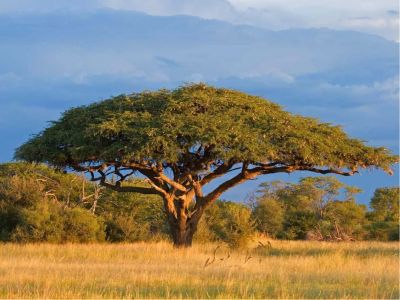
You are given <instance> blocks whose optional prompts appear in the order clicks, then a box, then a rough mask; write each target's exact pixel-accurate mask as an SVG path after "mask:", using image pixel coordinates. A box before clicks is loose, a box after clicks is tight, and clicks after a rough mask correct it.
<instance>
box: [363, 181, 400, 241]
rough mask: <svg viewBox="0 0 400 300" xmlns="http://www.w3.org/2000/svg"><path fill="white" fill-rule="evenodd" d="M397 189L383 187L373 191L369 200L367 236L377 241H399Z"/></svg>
mask: <svg viewBox="0 0 400 300" xmlns="http://www.w3.org/2000/svg"><path fill="white" fill-rule="evenodd" d="M399 201H400V188H399V187H385V188H378V189H376V190H375V193H374V196H373V197H372V199H371V202H370V207H371V211H370V212H369V213H368V219H369V220H370V221H371V223H370V224H369V226H368V229H369V235H370V238H372V239H377V240H383V241H388V240H399Z"/></svg>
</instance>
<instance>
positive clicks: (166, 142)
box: [15, 84, 398, 171]
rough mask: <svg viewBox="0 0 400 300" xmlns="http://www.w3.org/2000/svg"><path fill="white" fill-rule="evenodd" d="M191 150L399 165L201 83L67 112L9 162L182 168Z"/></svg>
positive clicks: (252, 158) (220, 155)
mask: <svg viewBox="0 0 400 300" xmlns="http://www.w3.org/2000/svg"><path fill="white" fill-rule="evenodd" d="M196 145H197V146H198V145H203V146H207V147H208V148H209V149H210V153H209V159H210V161H235V162H243V161H246V162H253V163H256V162H266V161H278V162H284V163H285V164H290V165H303V166H315V167H318V166H326V167H330V168H334V169H342V168H347V169H348V170H355V169H357V168H366V167H378V168H382V169H384V170H386V171H389V170H390V167H391V165H392V164H393V163H395V162H397V161H398V158H397V157H396V156H393V155H391V154H390V152H389V151H388V150H387V149H384V148H373V147H369V146H367V145H365V144H364V143H363V142H362V141H360V140H356V139H352V138H349V137H348V136H347V135H346V134H345V133H344V132H343V131H342V129H341V128H340V127H338V126H332V125H330V124H327V123H321V122H319V121H317V120H315V119H312V118H306V117H302V116H298V115H292V114H290V113H288V112H285V111H283V110H282V109H281V108H280V106H278V105H277V104H274V103H272V102H270V101H268V100H266V99H263V98H260V97H256V96H250V95H247V94H245V93H241V92H239V91H234V90H228V89H223V88H214V87H211V86H207V85H205V84H191V85H186V86H183V87H180V88H178V89H175V90H172V91H170V90H159V91H154V92H150V91H145V92H142V93H134V94H130V95H121V96H117V97H114V98H111V99H108V100H104V101H101V102H98V103H94V104H91V105H88V106H81V107H77V108H72V109H70V110H68V111H66V112H65V113H64V114H63V115H62V117H61V118H60V119H59V120H58V121H55V122H52V123H51V125H50V126H49V127H48V128H46V129H45V130H44V131H43V132H41V133H39V134H38V135H36V136H35V137H34V138H32V139H31V140H29V141H28V142H27V143H25V144H24V145H22V146H21V147H20V148H18V150H17V151H16V153H15V157H16V158H17V159H23V160H28V161H41V162H49V163H51V164H53V165H55V166H60V167H77V165H78V164H81V165H87V164H88V163H98V162H119V163H121V164H129V163H130V162H132V161H136V162H140V161H157V162H163V163H177V164H182V163H184V162H187V160H193V159H195V158H194V157H189V156H187V155H186V153H187V149H192V148H193V147H194V146H196ZM192 171H194V170H192Z"/></svg>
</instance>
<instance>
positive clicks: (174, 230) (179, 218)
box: [165, 197, 204, 248]
mask: <svg viewBox="0 0 400 300" xmlns="http://www.w3.org/2000/svg"><path fill="white" fill-rule="evenodd" d="M188 204H189V202H188V201H187V199H185V198H183V197H180V198H179V199H172V198H165V209H166V212H167V217H168V222H169V226H170V234H171V237H172V240H173V242H174V247H176V248H187V247H191V246H192V241H193V236H194V234H195V233H196V230H197V224H198V223H199V220H200V218H201V215H202V214H203V211H204V209H203V207H200V208H198V209H197V211H196V212H195V213H192V214H190V213H189V210H188Z"/></svg>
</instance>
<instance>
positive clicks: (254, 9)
mask: <svg viewBox="0 0 400 300" xmlns="http://www.w3.org/2000/svg"><path fill="white" fill-rule="evenodd" d="M229 2H230V3H231V4H232V5H233V6H234V7H235V8H236V9H237V10H238V11H240V12H241V14H242V15H244V16H247V17H246V18H245V20H246V22H249V23H251V24H253V25H258V26H263V27H269V28H271V29H286V28H292V27H328V28H332V29H347V30H358V31H362V32H367V33H372V34H378V35H381V36H383V37H385V38H388V39H391V40H396V41H398V40H399V29H398V27H399V4H398V1H396V0H379V1H376V0H351V1H348V0H330V1H321V0H302V1H298V0H285V1H282V0H229ZM251 15H255V16H257V15H258V17H255V18H253V19H252V18H251Z"/></svg>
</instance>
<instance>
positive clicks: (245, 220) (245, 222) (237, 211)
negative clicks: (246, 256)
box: [204, 201, 255, 247]
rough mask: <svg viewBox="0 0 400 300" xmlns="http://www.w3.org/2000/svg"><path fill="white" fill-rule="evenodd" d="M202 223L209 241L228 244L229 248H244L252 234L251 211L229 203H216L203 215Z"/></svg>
mask: <svg viewBox="0 0 400 300" xmlns="http://www.w3.org/2000/svg"><path fill="white" fill-rule="evenodd" d="M204 219H205V220H204V221H205V223H206V224H207V225H208V228H209V231H210V232H211V236H210V238H211V239H214V240H217V241H223V242H226V243H228V245H230V246H231V247H244V246H246V244H247V243H248V242H249V240H250V239H251V238H252V236H253V233H254V227H255V226H254V222H253V221H252V220H251V210H250V208H248V207H247V206H245V205H243V204H239V203H234V202H230V201H217V202H216V203H215V205H213V206H211V207H210V208H209V209H208V210H207V211H206V213H205V216H204Z"/></svg>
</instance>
